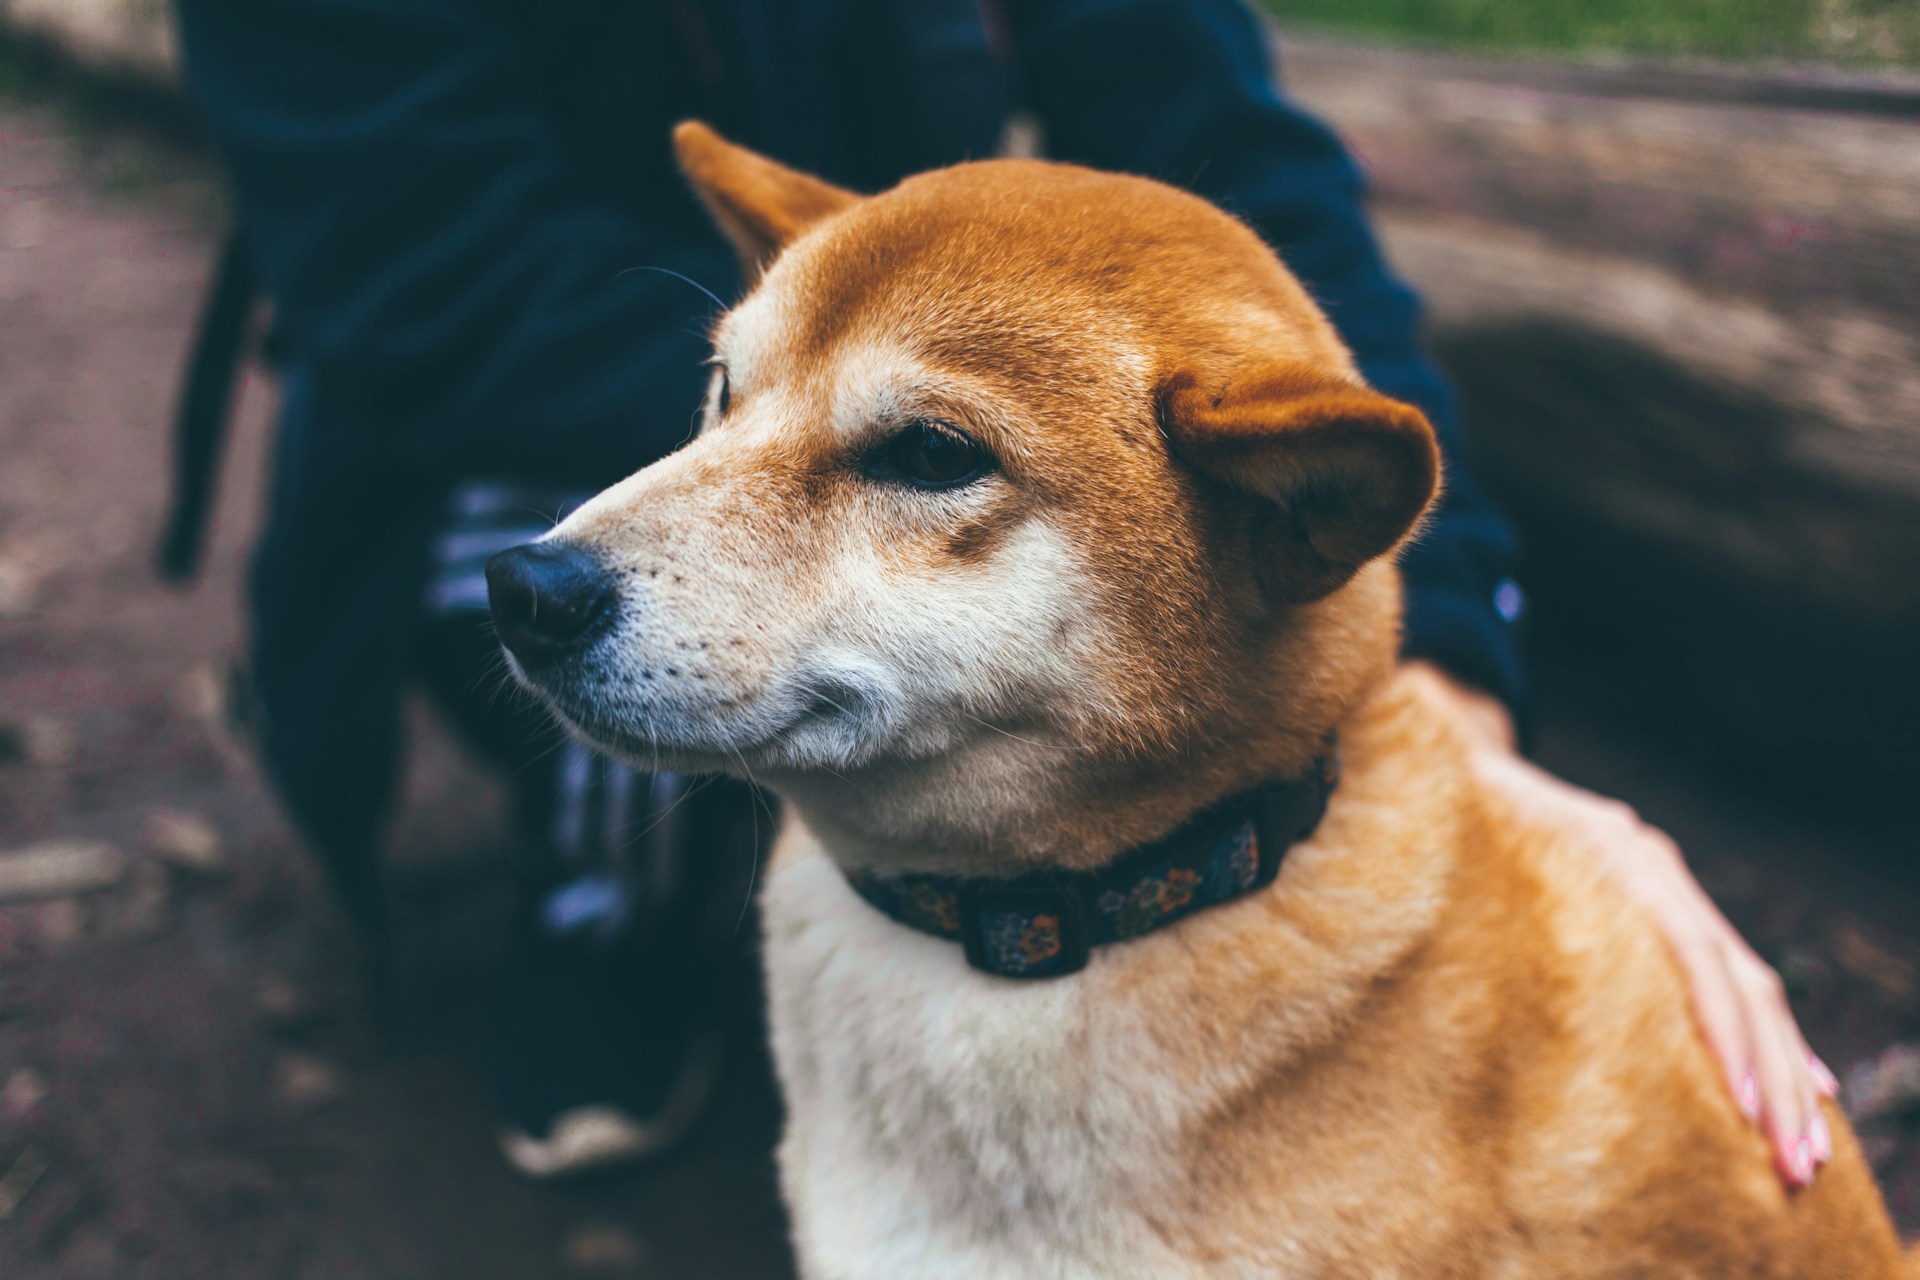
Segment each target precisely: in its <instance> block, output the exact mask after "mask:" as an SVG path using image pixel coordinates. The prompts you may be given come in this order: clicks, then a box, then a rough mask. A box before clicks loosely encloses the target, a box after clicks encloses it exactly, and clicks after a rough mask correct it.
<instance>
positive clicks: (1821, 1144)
mask: <svg viewBox="0 0 1920 1280" xmlns="http://www.w3.org/2000/svg"><path fill="white" fill-rule="evenodd" d="M1807 1142H1808V1143H1809V1144H1810V1145H1811V1147H1812V1149H1813V1159H1814V1162H1815V1163H1816V1164H1825V1163H1826V1162H1827V1161H1829V1160H1831V1159H1833V1130H1831V1129H1829V1128H1827V1118H1826V1117H1825V1116H1822V1115H1816V1116H1814V1118H1813V1123H1812V1124H1810V1125H1808V1126H1807Z"/></svg>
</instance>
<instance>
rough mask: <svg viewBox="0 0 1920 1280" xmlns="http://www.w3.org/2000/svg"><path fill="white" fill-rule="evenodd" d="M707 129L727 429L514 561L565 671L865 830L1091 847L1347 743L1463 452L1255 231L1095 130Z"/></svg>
mask: <svg viewBox="0 0 1920 1280" xmlns="http://www.w3.org/2000/svg"><path fill="white" fill-rule="evenodd" d="M675 142H676V144H677V146H678V150H679V155H680V160H681V163H682V166H683V168H684V169H685V170H686V172H687V174H688V175H689V177H690V178H691V179H692V181H693V184H694V186H695V187H696V188H697V190H698V191H699V193H700V195H701V197H702V198H703V199H704V201H705V202H706V204H707V205H708V206H709V208H710V209H711V210H712V211H713V214H714V216H715V218H716V220H717V221H718V222H719V224H720V226H721V227H722V229H723V230H724V231H725V232H726V233H727V235H728V236H729V238H730V239H731V240H732V241H733V242H734V244H735V246H736V248H737V249H738V250H739V252H740V255H741V258H742V261H743V263H744V264H745V265H746V268H747V272H748V276H749V279H750V280H751V281H752V282H753V283H752V288H751V291H750V292H749V293H748V295H747V296H746V298H745V299H744V300H743V301H742V302H741V303H740V304H739V305H738V306H736V307H735V308H734V309H733V310H732V311H730V312H728V313H727V314H726V315H725V316H724V317H723V318H721V320H720V321H719V322H718V324H717V326H716V327H715V330H714V334H713V345H714V360H713V364H714V369H713V378H712V386H711V390H710V392H709V395H708V398H707V403H706V407H705V417H704V423H703V425H702V428H701V431H700V434H699V436H698V438H697V439H696V440H695V441H693V442H692V443H691V444H689V445H688V446H687V447H686V448H684V449H682V450H680V451H679V452H678V453H675V454H673V455H672V456H670V457H668V458H666V459H664V460H662V461H660V462H658V463H656V464H654V465H653V466H651V467H648V468H646V469H645V470H643V471H641V472H639V473H638V474H636V475H634V476H632V477H631V478H629V479H627V480H626V481H624V482H622V483H620V484H618V485H615V486H614V487H613V488H611V489H608V490H607V491H606V492H604V493H602V494H600V495H599V496H598V497H596V498H595V499H593V500H592V501H591V502H589V503H588V504H587V505H586V506H584V507H582V508H581V509H580V510H578V511H577V512H575V513H574V514H573V515H572V516H571V517H570V518H568V519H567V520H566V522H565V523H563V524H562V525H560V527H559V528H557V529H555V530H554V531H553V533H552V534H550V535H549V536H548V537H547V538H546V539H544V540H543V541H542V542H540V543H538V544H535V546H534V547H532V548H527V549H522V550H521V551H518V552H512V553H508V555H507V556H506V557H504V558H503V559H502V560H501V561H500V562H498V563H496V564H495V565H494V566H493V567H492V571H491V576H492V579H493V588H494V610H495V616H496V619H497V620H498V622H499V626H500V631H501V634H502V637H503V638H504V639H505V640H506V642H507V645H508V647H509V650H510V651H511V653H512V654H513V657H514V661H515V666H516V670H517V672H518V673H519V674H520V676H521V677H522V679H523V680H525V681H526V682H527V683H528V684H530V685H531V686H532V687H533V688H534V689H536V690H537V691H538V692H539V693H540V694H541V695H542V696H543V697H544V698H545V700H546V701H548V702H549V703H550V704H551V705H552V706H553V708H554V709H555V710H556V711H557V712H558V713H559V714H560V715H561V716H562V717H563V718H564V719H565V720H566V721H567V722H568V723H569V724H570V725H572V726H573V727H574V728H575V729H577V730H578V731H579V732H580V733H582V734H584V735H585V736H587V737H588V738H589V739H591V740H592V741H594V742H595V743H598V744H600V745H601V746H604V747H606V748H608V749H610V750H613V751H615V752H618V753H621V754H623V755H626V756H628V757H631V758H635V759H637V760H639V761H640V762H642V763H644V764H654V763H658V764H661V765H664V766H667V767H674V768H681V769H691V770H724V771H728V772H733V773H737V774H740V775H742V776H748V777H752V778H756V779H758V780H760V781H763V782H767V783H770V784H771V785H773V786H774V787H775V789H777V790H780V791H781V792H783V793H784V794H786V795H787V796H788V797H789V798H790V799H792V800H795V801H796V802H798V803H799V805H800V806H801V808H802V810H803V813H804V815H805V817H806V818H807V820H808V822H809V824H810V825H811V826H813V827H814V828H815V829H816V830H817V831H821V833H822V834H824V835H829V836H831V837H832V838H833V839H834V841H835V843H836V847H837V848H840V849H844V850H846V851H847V856H849V857H852V858H854V859H856V860H868V861H889V862H893V863H895V864H898V863H901V862H905V863H908V864H912V865H921V866H936V865H937V866H949V867H951V866H955V865H976V866H977V865H978V864H979V861H980V860H981V859H983V858H991V859H995V860H997V865H1001V866H1006V865H1007V863H1008V860H1009V859H1011V860H1013V861H1015V862H1020V861H1024V860H1034V861H1048V862H1055V863H1061V864H1068V865H1072V864H1076V863H1080V862H1085V861H1090V860H1092V859H1094V858H1097V857H1099V856H1101V855H1102V854H1103V853H1105V852H1110V851H1111V850H1112V849H1113V848H1115V847H1117V846H1118V845H1119V844H1124V843H1131V842H1132V841H1134V840H1137V839H1146V838H1150V837H1151V836H1153V835H1155V834H1158V832H1159V831H1161V830H1165V829H1166V828H1167V827H1169V826H1171V825H1172V824H1173V823H1175V822H1177V821H1178V820H1179V819H1180V818H1181V817H1183V816H1185V814H1186V813H1187V812H1189V811H1191V810H1192V809H1194V808H1197V807H1198V806H1200V805H1203V804H1205V803H1207V802H1209V801H1211V800H1213V799H1216V798H1218V797H1219V796H1220V795H1223V794H1226V793H1228V792H1230V791H1232V790H1234V789H1237V788H1239V787H1243V786H1248V785H1252V784H1254V783H1256V782H1258V781H1261V780H1262V779H1264V778H1268V777H1273V776H1280V775H1284V774H1286V773H1289V772H1292V771H1293V770H1296V769H1298V768H1300V767H1303V766H1304V765H1305V763H1306V762H1307V760H1308V759H1309V758H1310V757H1311V756H1312V755H1313V754H1314V751H1315V749H1316V747H1317V745H1318V743H1319V741H1320V739H1321V737H1322V735H1323V734H1324V733H1325V731H1326V730H1327V729H1328V728H1329V727H1330V726H1332V725H1333V724H1335V723H1336V722H1337V721H1338V719H1339V717H1340V716H1341V714H1342V713H1343V712H1344V710H1345V709H1346V708H1347V707H1348V706H1350V705H1352V703H1353V702H1354V700H1355V699H1356V698H1358V697H1359V696H1360V694H1361V693H1362V692H1363V691H1364V690H1365V689H1366V688H1367V687H1368V686H1369V685H1370V684H1371V683H1372V682H1373V681H1375V680H1377V679H1378V678H1379V677H1380V676H1381V674H1382V673H1383V672H1384V671H1385V670H1386V668H1387V667H1388V665H1389V664H1390V663H1391V662H1392V659H1393V652H1394V647H1395V644H1396V628H1397V616H1398V615H1397V609H1398V605H1397V591H1396V582H1395V578H1394V574H1393V570H1392V567H1391V564H1390V559H1391V557H1390V555H1389V553H1390V552H1392V551H1393V549H1394V548H1395V547H1396V546H1397V545H1398V544H1399V543H1400V541H1401V540H1402V539H1403V538H1404V537H1405V536H1406V535H1407V533H1408V531H1409V530H1410V529H1411V528H1412V527H1413V526H1414V524H1415V522H1416V521H1417V520H1418V519H1419V517H1420V514H1421V512H1422V511H1423V510H1424V509H1425V507H1426V506H1427V504H1428V502H1429V501H1430V500H1431V499H1432V496H1433V494H1434V491H1435V486H1436V483H1437V474H1438V457H1437V452H1436V449H1435V444H1434V439H1433V434H1432V431H1431V429H1430V428H1429V426H1428V425H1427V423H1426V421H1425V420H1424V419H1423V418H1422V417H1421V415H1420V414H1419V412H1418V411H1416V410H1415V409H1413V408H1411V407H1409V406H1407V405H1405V404H1401V403H1398V402H1396V401H1393V400H1389V399H1387V398H1385V397H1383V396H1381V395H1378V394H1376V393H1375V392H1373V391H1370V390H1369V389H1368V388H1367V387H1366V386H1365V385H1364V384H1363V383H1362V381H1361V380H1360V378H1359V376H1358V374H1357V373H1356V372H1355V370H1354V366H1353V363H1352V360H1351V359H1350V357H1349V356H1348V354H1347V352H1346V351H1345V349H1344V348H1343V347H1342V346H1341V344H1340V342H1339V340H1338V339H1337V338H1336V337H1335V335H1334V332H1333V330H1332V328H1331V327H1330V326H1329V325H1328V324H1327V322H1326V320H1325V319H1324V318H1323V317H1322V316H1321V315H1320V314H1319V312H1318V311H1317V310H1316V309H1315V308H1314V306H1313V304H1312V303H1311V302H1310V301H1309V300H1308V298H1307V296H1306V295H1305V293H1304V292H1303V291H1302V290H1301V288H1300V287H1299V285H1298V284H1297V283H1296V282H1295V281H1294V280H1293V278H1292V277H1291V276H1290V275H1289V274H1288V273H1287V271H1286V270H1285V268H1284V267H1282V266H1281V265H1280V263H1279V261H1278V260H1277V259H1276V258H1275V257H1274V255H1273V254H1272V252H1270V251H1269V250H1268V249H1267V248H1266V246H1265V245H1264V244H1262V243H1261V241H1260V240H1259V239H1258V238H1257V237H1256V236H1255V235H1254V234H1253V233H1252V232H1251V231H1249V230H1248V229H1247V228H1246V227H1244V226H1242V225H1241V224H1240V223H1238V222H1236V221H1234V220H1233V219H1232V218H1229V217H1228V216H1227V215H1225V214H1223V213H1221V212H1219V211H1218V210H1216V209H1214V208H1213V207H1211V206H1209V205H1208V204H1206V203H1205V202H1204V201H1201V200H1199V199H1197V198H1195V197H1193V196H1191V195H1187V194H1184V193H1182V192H1179V191H1176V190H1174V189H1173V188H1170V187H1166V186H1163V185H1161V184H1159V183H1155V182H1150V181H1147V180H1144V179H1140V178H1132V177H1122V176H1116V175H1112V174H1104V173H1095V172H1091V171H1089V170H1085V169H1080V168H1075V167H1071V166H1067V165H1057V164H1046V163H1040V162H1035V161H1017V160H1002V161H989V162H983V163H977V164H966V165H960V166H957V167H955V168H951V169H945V170H941V171H938V172H934V173H929V174H925V175H922V176H919V177H915V178H911V179H909V180H908V181H906V182H903V183H902V184H901V185H900V186H898V187H897V188H895V189H893V190H892V191H889V192H886V193H885V194H882V195H878V196H872V197H860V196H856V195H854V194H852V193H850V192H847V191H843V190H840V189H839V188H836V187H833V186H830V185H828V184H826V183H823V182H821V181H819V180H817V179H814V178H811V177H808V176H806V175H803V174H799V173H795V172H793V171H791V170H789V169H786V168H783V167H781V166H780V165H777V164H775V163H774V162H772V161H770V160H768V159H766V158H764V157H762V156H759V155H756V154H754V153H752V152H749V151H746V150H744V149H742V148H740V147H737V146H734V145H733V144H731V143H728V142H726V141H725V140H723V139H721V138H720V137H718V136H717V135H715V134H714V133H712V132H711V131H710V130H708V129H706V128H705V127H704V126H701V125H697V124H686V125H682V126H681V127H680V129H679V131H678V132H677V133H676V135H675Z"/></svg>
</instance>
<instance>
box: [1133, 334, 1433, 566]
mask: <svg viewBox="0 0 1920 1280" xmlns="http://www.w3.org/2000/svg"><path fill="white" fill-rule="evenodd" d="M1160 407H1161V421H1162V423H1163V425H1164V427H1165V429H1166V432H1167V437H1168V440H1169V442H1170V443H1171V445H1172V448H1173V451H1174V453H1175V454H1176V456H1178V457H1180V458H1181V459H1183V460H1184V461H1185V462H1186V463H1187V465H1189V466H1191V467H1192V468H1194V470H1196V471H1198V472H1199V473H1200V474H1201V475H1203V476H1205V477H1207V478H1209V479H1211V480H1213V481H1214V482H1216V483H1218V484H1222V485H1225V486H1227V487H1228V488H1229V489H1232V490H1235V491H1237V492H1239V493H1241V494H1245V495H1249V496H1251V497H1253V498H1255V499H1257V500H1258V504H1257V506H1256V507H1255V514H1254V520H1253V530H1254V548H1253V551H1254V557H1255V572H1256V574H1257V575H1258V577H1259V581H1260V587H1261V590H1262V591H1263V592H1264V593H1265V594H1266V595H1267V597H1268V598H1269V599H1271V600H1274V601H1275V602H1278V603H1304V602H1306V601H1309V600H1317V599H1319V598H1320V597H1322V596H1325V595H1327V594H1329V593H1330V592H1332V591H1334V590H1336V589H1337V588H1339V587H1340V586H1341V585H1343V584H1344V583H1345V582H1346V581H1347V580H1348V579H1349V578H1351V577H1353V575H1354V574H1355V573H1357V572H1359V570H1360V567H1361V566H1362V565H1364V564H1366V563H1367V562H1368V561H1370V560H1372V559H1374V558H1375V557H1377V556H1381V555H1385V554H1386V553H1387V552H1389V551H1391V550H1392V549H1393V548H1394V547H1395V546H1396V545H1397V544H1398V543H1399V542H1400V540H1401V539H1402V538H1404V537H1405V536H1406V535H1407V533H1408V532H1409V531H1410V530H1412V529H1413V527H1414V525H1415V524H1416V522H1418V520H1419V519H1420V516H1421V513H1422V512H1424V511H1425V510H1426V509H1427V504H1428V503H1430V502H1432V501H1433V498H1434V495H1435V494H1436V493H1437V492H1438V490H1439V484H1440V450H1439V445H1438V443H1437V442H1436V440H1435V438H1434V434H1433V428H1432V427H1431V426H1430V425H1428V423H1427V420H1426V418H1425V417H1424V416H1423V415H1422V414H1421V413H1420V411H1419V410H1418V409H1416V408H1414V407H1413V406H1412V405H1408V404H1402V403H1401V402H1400V401H1398V400H1391V399H1388V398H1387V397H1386V396H1383V395H1380V394H1379V393H1378V392H1374V391H1369V390H1367V389H1366V388H1365V387H1361V386H1357V385H1353V384H1350V383H1346V382H1341V381H1339V380H1337V379H1335V378H1332V377H1329V376H1327V375H1325V374H1322V373H1318V372H1317V371H1314V370H1312V369H1308V368H1305V367H1303V366H1297V365H1273V366H1268V367H1261V368H1255V369H1248V370H1246V371H1244V372H1243V373H1241V374H1240V375H1238V376H1236V377H1234V378H1233V379H1232V380H1231V381H1229V382H1228V383H1227V384H1226V385H1225V386H1219V385H1215V386H1211V387H1209V386H1206V385H1203V384H1202V382H1201V381H1200V379H1198V378H1197V377H1195V376H1193V375H1192V374H1177V375H1175V376H1174V377H1172V378H1171V379H1169V380H1168V381H1167V382H1166V383H1165V384H1164V385H1163V388H1162V391H1161V399H1160Z"/></svg>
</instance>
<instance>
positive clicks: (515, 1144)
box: [496, 1030, 722, 1182]
mask: <svg viewBox="0 0 1920 1280" xmlns="http://www.w3.org/2000/svg"><path fill="white" fill-rule="evenodd" d="M721 1057H722V1054H721V1038H720V1033H719V1032H717V1031H713V1030H703V1031H699V1032H696V1033H695V1034H694V1035H693V1037H692V1038H691V1039H689V1040H688V1042H687V1043H686V1046H685V1048H684V1049H683V1051H682V1052H681V1054H680V1064H679V1067H678V1068H677V1069H676V1070H675V1071H674V1073H673V1076H672V1083H671V1084H670V1085H669V1086H668V1089H667V1092H666V1095H665V1096H664V1097H663V1098H662V1099H661V1100H660V1103H659V1105H658V1106H657V1107H655V1108H654V1109H653V1110H652V1111H651V1112H648V1113H645V1114H641V1115H635V1114H633V1113H632V1112H629V1111H627V1110H625V1109H624V1108H622V1107H620V1106H617V1105H615V1104H614V1103H611V1102H599V1103H586V1104H583V1105H581V1106H576V1107H569V1108H567V1109H566V1110H564V1111H561V1112H559V1113H558V1114H557V1115H555V1116H553V1117H552V1118H551V1119H550V1120H549V1121H548V1123H547V1124H546V1125H545V1127H544V1129H543V1130H542V1131H540V1132H538V1133H535V1132H532V1131H530V1129H523V1128H518V1127H514V1126H511V1125H509V1126H507V1127H503V1128H502V1129H501V1130H500V1131H499V1133H498V1134H497V1135H496V1139H497V1141H498V1142H499V1144H500V1153H501V1155H503V1156H505V1157H506V1160H507V1163H508V1164H510V1165H512V1166H513V1168H514V1170H515V1171H516V1172H518V1173H519V1174H520V1175H521V1176H523V1177H526V1178H530V1179H533V1180H534V1181H536V1182H545V1181H551V1180H554V1179H560V1178H566V1177H569V1176H571V1175H574V1174H580V1173H588V1172H591V1171H594V1170H598V1169H607V1168H612V1167H615V1166H618V1165H623V1164H628V1163H630V1162H632V1161H636V1160H642V1159H645V1158H646V1157H648V1156H652V1155H658V1154H659V1153H660V1152H663V1151H666V1150H667V1149H669V1148H670V1147H673V1146H675V1145H676V1144H678V1143H679V1141H680V1140H681V1139H682V1138H684V1137H686V1135H687V1133H688V1132H689V1131H690V1130H691V1129H692V1128H693V1126H694V1125H695V1124H696V1123H697V1122H698V1121H699V1119H700V1117H701V1116H702V1115H703V1114H705V1112H706V1109H707V1103H708V1102H709V1101H710V1100H711V1099H712V1097H713V1089H714V1084H715V1081H716V1080H717V1079H718V1077H719V1069H720V1062H721Z"/></svg>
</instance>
